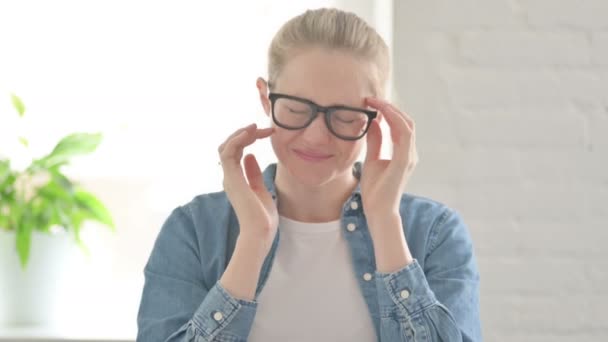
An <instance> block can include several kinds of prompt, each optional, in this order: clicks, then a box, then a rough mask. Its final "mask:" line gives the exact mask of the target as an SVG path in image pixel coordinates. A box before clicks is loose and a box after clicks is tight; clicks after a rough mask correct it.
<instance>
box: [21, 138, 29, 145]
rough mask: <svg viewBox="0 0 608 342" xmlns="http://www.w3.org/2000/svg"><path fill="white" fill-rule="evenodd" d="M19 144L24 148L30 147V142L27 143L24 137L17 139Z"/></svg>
mask: <svg viewBox="0 0 608 342" xmlns="http://www.w3.org/2000/svg"><path fill="white" fill-rule="evenodd" d="M19 142H20V143H21V145H23V146H25V147H28V146H30V142H29V141H27V139H26V138H24V137H19Z"/></svg>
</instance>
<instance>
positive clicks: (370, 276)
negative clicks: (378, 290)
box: [363, 273, 372, 281]
mask: <svg viewBox="0 0 608 342" xmlns="http://www.w3.org/2000/svg"><path fill="white" fill-rule="evenodd" d="M363 279H365V281H370V280H372V275H371V274H370V273H365V274H364V275H363Z"/></svg>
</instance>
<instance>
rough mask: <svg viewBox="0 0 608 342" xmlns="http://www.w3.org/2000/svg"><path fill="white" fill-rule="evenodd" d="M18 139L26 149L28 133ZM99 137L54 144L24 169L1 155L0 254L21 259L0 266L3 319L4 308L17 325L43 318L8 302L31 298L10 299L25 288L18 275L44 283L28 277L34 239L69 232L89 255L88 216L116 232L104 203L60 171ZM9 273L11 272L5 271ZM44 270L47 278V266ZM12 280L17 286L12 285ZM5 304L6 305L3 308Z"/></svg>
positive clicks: (20, 109)
mask: <svg viewBox="0 0 608 342" xmlns="http://www.w3.org/2000/svg"><path fill="white" fill-rule="evenodd" d="M12 103H13V106H14V108H15V109H16V111H17V113H18V115H19V117H23V116H24V114H25V106H24V105H23V102H22V101H21V99H19V97H17V96H15V95H12ZM18 139H19V141H20V142H21V144H22V145H24V146H25V147H26V148H27V147H28V145H29V143H28V140H27V139H26V138H25V137H18ZM101 139H102V136H101V134H100V133H94V134H90V133H74V134H70V135H67V136H65V137H64V138H63V139H61V140H60V141H59V142H58V143H57V144H56V145H55V147H54V148H53V149H52V150H51V151H50V153H48V154H47V155H44V156H42V157H40V158H35V159H33V160H32V161H31V163H30V164H29V166H27V167H26V168H25V169H23V170H15V169H14V168H13V167H12V165H11V160H10V159H8V158H7V157H2V156H0V234H2V236H0V238H3V239H4V240H5V242H4V244H3V245H2V246H0V252H4V254H2V255H0V258H1V257H4V258H8V257H7V254H6V253H16V255H17V256H18V258H15V259H18V264H19V267H11V265H7V264H6V261H5V264H4V265H2V267H3V268H4V269H0V290H4V292H5V297H8V299H10V300H8V299H7V298H1V297H2V294H0V319H1V318H2V311H4V316H5V317H4V320H5V321H6V320H7V318H8V321H9V322H13V323H14V322H20V321H24V320H25V321H28V320H31V321H32V323H35V322H34V321H39V320H40V319H39V318H32V317H16V316H27V315H31V316H36V315H37V314H35V313H24V314H20V315H16V314H15V312H14V310H15V308H14V307H13V308H11V307H10V306H11V304H8V307H7V303H11V302H12V303H14V305H23V302H24V301H27V300H26V298H24V297H26V295H23V294H22V293H21V294H20V295H21V296H22V297H23V298H11V295H12V294H11V293H10V291H11V290H10V289H13V290H14V291H16V292H19V291H21V290H22V288H23V287H24V285H23V284H21V285H19V286H15V283H16V279H18V278H20V277H22V278H24V279H25V278H28V279H38V280H37V281H38V282H39V281H41V279H39V278H37V277H36V276H31V275H26V273H27V272H28V271H29V270H28V267H29V265H28V262H30V259H31V256H32V254H34V253H36V252H37V250H33V249H32V245H33V238H34V237H36V236H43V235H44V236H54V235H61V233H62V234H63V235H64V236H65V235H67V236H71V238H70V239H72V240H73V241H74V242H75V243H76V244H77V245H78V246H79V247H80V248H81V249H82V250H83V251H85V252H86V253H88V251H87V249H86V246H85V244H84V243H83V240H82V239H81V229H82V227H83V224H84V223H85V222H86V221H87V220H93V221H97V222H99V223H101V224H103V225H105V226H107V227H109V228H111V229H112V230H114V229H115V227H114V222H113V219H112V217H111V215H110V213H109V211H108V209H107V208H106V207H105V206H104V204H103V203H102V202H101V201H100V200H99V199H98V198H97V197H96V196H95V195H93V194H92V193H90V192H88V191H86V190H85V189H84V188H83V187H82V186H81V185H79V184H78V183H77V182H75V181H74V180H72V179H70V178H69V177H68V176H66V175H65V173H64V172H63V171H62V168H63V167H64V166H66V165H68V164H69V162H70V160H71V159H72V158H73V157H76V156H81V155H85V154H89V153H91V152H93V151H95V149H96V148H97V146H98V145H99V143H100V142H101ZM0 152H1V151H0ZM8 239H12V241H13V243H12V246H13V247H14V248H11V250H10V251H6V250H5V251H3V250H2V249H3V248H4V249H6V245H7V242H6V241H8ZM72 245H73V244H72ZM40 249H44V248H40ZM44 258H46V256H44V257H43V259H44ZM8 259H10V258H8ZM15 259H13V260H15ZM9 261H10V260H9ZM0 265H1V264H0ZM45 265H47V266H45V267H43V268H47V269H48V264H45ZM53 267H55V266H53ZM11 270H12V271H11ZM7 272H12V273H9V274H7ZM43 272H44V273H45V277H46V278H48V270H46V271H43ZM42 281H49V282H51V281H53V280H52V279H42ZM8 284H13V287H10V286H9V285H8ZM40 285H41V284H37V285H36V284H34V285H32V288H34V289H36V291H37V292H36V293H39V292H40V291H39V289H40ZM3 287H4V288H3ZM7 287H8V288H9V289H7ZM15 287H18V288H15ZM25 287H27V286H25ZM0 292H1V291H0ZM7 292H8V293H7ZM3 303H4V304H3ZM38 304H40V303H38ZM2 306H5V307H4V308H2ZM40 311H41V310H38V311H37V312H40ZM6 316H9V317H6Z"/></svg>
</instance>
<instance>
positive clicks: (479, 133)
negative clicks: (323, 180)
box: [0, 0, 608, 342]
mask: <svg viewBox="0 0 608 342" xmlns="http://www.w3.org/2000/svg"><path fill="white" fill-rule="evenodd" d="M319 6H335V7H339V8H342V9H346V10H350V11H354V12H355V13H357V14H359V15H360V16H362V17H363V18H365V19H366V20H367V21H368V22H369V23H370V24H372V25H373V26H374V27H376V28H377V30H378V31H379V32H380V33H381V35H382V36H383V37H384V38H385V39H386V41H387V43H388V44H389V46H390V47H391V49H392V53H393V54H392V58H393V68H394V69H393V70H394V73H393V79H392V81H391V87H392V88H391V90H392V91H391V92H390V100H392V101H393V102H395V103H396V104H397V105H398V107H400V108H401V109H402V110H404V111H406V112H407V113H408V114H410V115H411V116H412V117H413V119H414V120H415V122H416V124H417V130H418V132H417V136H418V148H419V154H420V164H419V166H418V168H417V170H416V171H415V174H414V176H413V178H412V180H411V182H410V184H409V190H408V191H409V192H412V193H415V194H418V195H423V196H426V197H431V198H433V199H435V200H438V201H441V202H444V203H446V204H448V205H449V206H451V207H453V208H455V209H456V210H457V211H459V212H460V213H461V214H462V216H463V217H464V219H465V222H467V224H468V225H469V228H470V231H471V235H472V237H473V240H474V244H475V249H476V253H477V257H478V261H479V267H480V272H481V281H482V282H481V310H482V311H481V312H482V324H483V334H484V339H485V340H486V341H534V342H540V341H553V342H555V341H558V342H559V341H606V340H608V316H607V315H606V314H605V312H604V311H605V310H604V308H605V307H607V306H608V248H606V247H605V246H604V245H605V241H607V240H608V223H607V219H608V210H607V209H606V206H608V134H606V132H608V1H605V0H586V1H574V0H560V1H551V0H483V1H482V0H462V1H447V0H393V1H391V0H386V1H381V0H377V1H365V0H350V1H349V0H342V1H338V0H336V1H329V0H326V1H321V0H316V1H314V0H310V1H298V2H292V1H289V2H287V1H279V0H256V1H205V2H203V1H134V0H123V1H75V0H74V1H66V0H57V1H28V0H25V1H12V0H0V157H5V158H10V159H11V160H12V161H13V162H14V164H15V165H17V166H19V165H27V163H28V162H29V160H30V159H31V158H32V157H36V156H39V155H41V154H44V153H48V152H49V150H50V149H52V147H53V146H54V144H55V142H56V141H57V140H58V139H59V138H61V137H62V136H64V135H65V134H67V133H71V132H74V131H88V132H102V133H103V141H102V143H101V145H100V146H99V148H98V149H97V151H96V152H94V153H93V154H91V155H89V156H86V157H82V158H80V159H78V160H77V161H75V162H74V163H73V165H72V166H70V167H69V168H68V169H67V170H66V173H68V174H69V175H70V176H71V177H73V178H74V179H77V180H78V181H79V182H81V183H82V184H83V185H84V186H86V187H87V188H88V189H89V190H90V191H91V192H93V193H95V194H97V195H98V196H99V198H100V199H101V200H103V202H104V203H105V204H106V205H107V207H108V209H109V210H110V211H111V212H112V215H113V217H114V220H115V223H116V232H115V233H112V232H111V231H109V230H107V229H105V228H102V227H100V226H97V225H95V224H89V225H87V227H86V231H84V232H83V234H84V240H85V242H86V243H87V245H88V246H89V249H90V251H91V253H90V257H85V256H84V255H83V254H82V253H80V251H71V252H70V253H72V254H70V256H69V257H65V256H64V258H65V263H66V265H69V267H68V268H67V270H68V271H64V273H65V274H64V280H63V282H62V283H61V284H63V285H62V286H60V287H58V288H57V289H56V292H55V295H54V300H55V301H56V302H58V303H60V305H56V306H55V309H54V311H53V312H52V314H51V316H52V319H51V320H49V323H48V325H45V326H44V327H13V326H0V340H2V339H3V338H4V339H10V338H14V339H16V338H22V339H27V338H33V337H39V338H55V339H57V340H59V339H61V338H78V339H81V340H84V339H91V340H93V339H105V340H108V341H110V340H116V341H117V340H133V339H134V338H135V334H136V321H135V319H136V315H137V309H138V304H139V300H140V295H141V289H142V286H143V267H144V265H145V263H146V261H147V258H148V256H149V253H150V251H151V248H152V245H153V243H154V240H155V238H156V235H157V234H158V232H159V229H160V227H161V225H162V223H163V221H164V220H165V219H166V217H167V216H168V215H169V213H170V212H171V210H172V209H173V208H175V207H176V206H178V205H181V204H184V203H186V202H188V201H190V200H191V199H192V198H193V197H194V196H196V195H197V194H200V193H204V192H210V191H218V190H221V182H222V174H221V169H220V168H219V167H218V166H217V150H216V147H217V146H218V145H219V144H221V143H222V142H223V141H224V139H225V137H226V136H228V135H229V134H230V133H231V132H232V131H234V130H235V129H237V128H238V127H241V126H244V125H246V124H248V123H251V122H256V123H258V125H264V126H265V125H267V124H268V122H267V119H266V117H265V115H264V114H263V111H262V108H261V107H260V105H259V102H258V98H257V90H256V88H255V80H256V77H258V76H262V77H266V52H267V47H268V44H269V43H270V40H271V39H272V37H273V35H274V33H275V32H276V30H277V29H278V28H279V26H280V25H281V24H282V23H283V22H284V21H286V20H288V19H289V18H291V17H292V16H294V15H297V14H299V13H301V12H302V11H303V10H305V9H306V8H314V7H319ZM11 93H15V94H16V95H18V96H19V97H21V99H22V100H23V102H24V103H25V106H26V108H27V111H26V115H25V116H24V118H22V119H19V118H18V116H17V115H16V113H15V111H14V109H13V108H12V105H11V98H10V94H11ZM21 135H27V136H28V139H29V142H30V146H29V148H28V149H25V148H24V147H23V146H21V145H20V144H19V141H18V139H17V137H18V136H21ZM249 151H251V152H253V153H255V154H256V156H257V157H258V160H259V161H260V164H262V165H265V164H267V163H269V162H273V161H274V156H273V154H272V152H271V151H272V150H271V148H270V145H269V144H267V142H261V143H258V144H256V146H253V147H251V148H250V149H249ZM385 152H387V151H385ZM11 241H12V240H11ZM0 248H3V249H4V250H5V251H10V248H14V246H13V245H12V244H4V245H1V247H0ZM41 250H42V248H37V247H36V248H33V250H32V255H34V254H35V253H37V251H39V253H40V251H41ZM0 252H2V251H0ZM13 253H14V251H11V254H13ZM3 255H6V253H5V254H3ZM15 260H16V259H15ZM15 262H16V261H15ZM0 265H2V264H1V263H0ZM6 265H7V263H5V264H4V267H9V266H6ZM5 274H6V273H4V277H5V278H2V276H3V273H0V283H2V282H4V283H8V282H9V279H8V278H6V277H7V276H6V275H5ZM0 285H1V284H0ZM0 288H2V287H0ZM11 296H14V293H13V294H11V293H6V291H5V293H0V301H2V300H4V301H6V300H7V298H9V297H11ZM3 298H4V299H3ZM18 300H19V301H21V300H23V301H24V302H26V301H27V299H26V298H19V299H18ZM0 303H1V302H0ZM5 315H6V313H5Z"/></svg>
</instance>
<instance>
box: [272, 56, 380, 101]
mask: <svg viewBox="0 0 608 342" xmlns="http://www.w3.org/2000/svg"><path fill="white" fill-rule="evenodd" d="M372 72H373V65H372V63H370V62H367V61H364V60H362V59H359V58H356V57H355V56H353V55H352V54H350V53H348V52H342V51H337V50H326V49H321V48H314V49H308V50H304V51H299V52H298V53H296V54H295V55H294V56H292V57H291V59H290V60H289V61H288V62H287V64H286V65H285V66H284V68H283V70H282V71H281V73H280V75H279V78H278V79H277V80H276V91H277V92H281V93H287V94H290V95H295V96H299V97H304V98H307V99H310V100H313V101H315V102H316V103H318V104H320V105H326V106H330V105H335V104H350V105H361V104H362V102H363V99H364V98H365V97H366V96H371V95H373V92H372V82H371V80H372V74H371V73H372Z"/></svg>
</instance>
